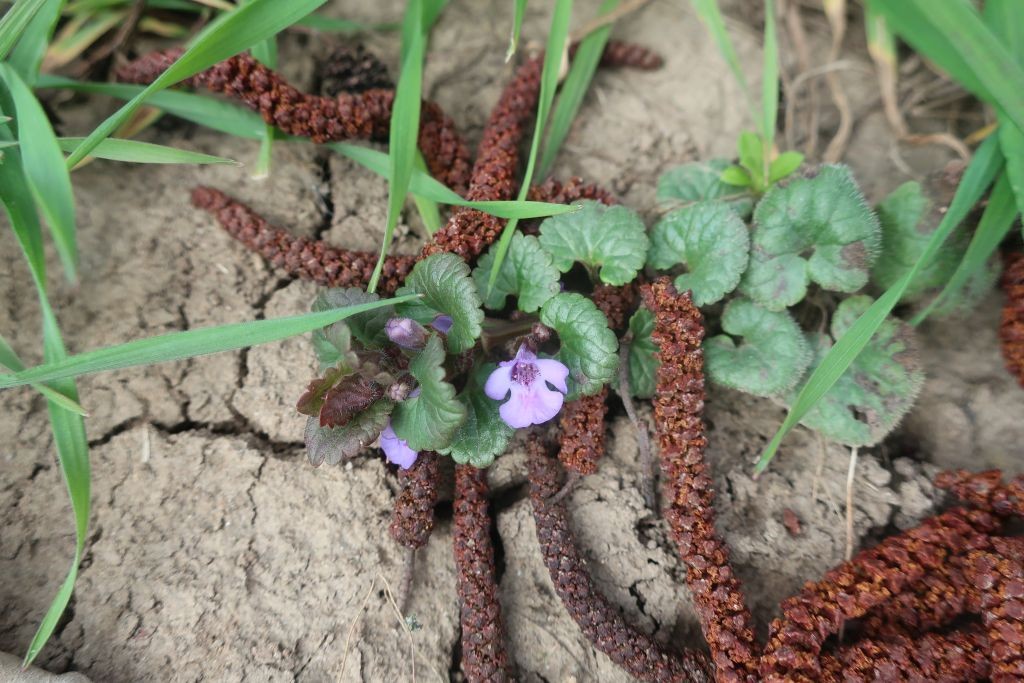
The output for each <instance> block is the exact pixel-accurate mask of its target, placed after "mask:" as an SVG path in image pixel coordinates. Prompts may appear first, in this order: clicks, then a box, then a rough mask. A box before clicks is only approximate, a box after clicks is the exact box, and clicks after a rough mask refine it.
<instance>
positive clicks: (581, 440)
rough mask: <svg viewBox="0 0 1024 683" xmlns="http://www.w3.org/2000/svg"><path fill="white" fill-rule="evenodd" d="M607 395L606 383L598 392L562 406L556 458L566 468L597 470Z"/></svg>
mask: <svg viewBox="0 0 1024 683" xmlns="http://www.w3.org/2000/svg"><path fill="white" fill-rule="evenodd" d="M607 398H608V387H602V388H601V391H600V392H598V393H597V394H594V395H593V396H583V397H581V398H578V399H576V400H575V401H570V402H569V403H566V404H565V407H564V408H563V409H562V417H561V418H560V420H559V426H560V427H561V444H560V448H559V449H558V459H559V460H561V461H562V464H563V465H565V467H566V469H569V470H572V471H573V472H577V473H579V474H593V473H594V472H597V463H598V461H599V460H600V459H601V457H602V456H603V455H604V442H605V433H604V416H605V413H606V412H607V411H608V406H607V404H606V403H605V401H606V400H607Z"/></svg>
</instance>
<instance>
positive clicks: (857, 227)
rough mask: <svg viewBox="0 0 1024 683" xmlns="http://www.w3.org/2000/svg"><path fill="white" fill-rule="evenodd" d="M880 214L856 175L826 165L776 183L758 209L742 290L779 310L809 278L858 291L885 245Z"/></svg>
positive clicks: (799, 295)
mask: <svg viewBox="0 0 1024 683" xmlns="http://www.w3.org/2000/svg"><path fill="white" fill-rule="evenodd" d="M880 244H881V234H880V230H879V227H878V220H877V218H876V217H875V215H874V213H873V212H872V211H871V208H870V207H869V206H868V204H867V201H866V200H865V199H864V195H863V193H861V191H860V188H859V187H857V183H856V182H855V181H854V179H853V175H852V174H851V173H850V169H849V168H848V167H846V166H842V165H826V166H822V167H820V168H819V169H817V170H816V171H814V170H812V171H807V172H805V173H804V174H802V175H798V176H794V177H792V178H790V179H788V180H786V181H783V182H782V183H779V184H778V185H774V186H772V188H771V189H769V190H768V192H766V193H765V195H764V197H763V198H762V199H761V201H760V202H759V203H758V205H757V208H756V209H754V230H753V234H752V235H751V244H750V266H749V267H748V268H747V271H746V274H745V275H744V276H743V280H742V281H741V282H740V291H742V292H743V293H744V294H746V295H747V296H749V297H750V298H751V299H753V300H754V301H756V302H757V303H759V304H761V305H762V306H764V307H766V308H768V309H769V310H773V311H781V310H782V309H784V308H786V307H787V306H792V305H794V304H796V303H798V302H799V301H801V300H802V299H803V298H804V296H806V294H807V287H808V284H809V283H811V282H816V283H817V284H818V285H820V286H821V287H822V288H824V289H827V290H831V291H836V292H855V291H857V290H858V289H860V288H861V287H863V286H864V285H865V284H867V281H868V271H869V269H870V267H871V264H872V263H873V262H874V259H875V255H876V254H877V253H878V251H879V246H880Z"/></svg>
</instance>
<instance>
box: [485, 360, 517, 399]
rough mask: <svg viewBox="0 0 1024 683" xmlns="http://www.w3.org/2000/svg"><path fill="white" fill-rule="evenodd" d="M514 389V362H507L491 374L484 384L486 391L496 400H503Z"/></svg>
mask: <svg viewBox="0 0 1024 683" xmlns="http://www.w3.org/2000/svg"><path fill="white" fill-rule="evenodd" d="M511 389H512V363H509V362H505V363H502V364H501V365H499V366H498V368H497V369H496V370H495V371H494V372H492V373H491V374H490V376H489V377H488V378H487V383H486V384H484V393H485V394H487V396H488V397H489V398H493V399H494V400H495V401H501V400H502V399H504V398H505V397H506V396H508V392H509V391H510V390H511Z"/></svg>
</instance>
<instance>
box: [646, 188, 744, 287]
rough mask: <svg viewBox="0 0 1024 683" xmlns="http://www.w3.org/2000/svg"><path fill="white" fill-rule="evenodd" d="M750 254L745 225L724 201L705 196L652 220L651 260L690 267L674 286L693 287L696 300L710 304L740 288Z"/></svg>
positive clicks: (663, 265)
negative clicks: (656, 219)
mask: <svg viewBox="0 0 1024 683" xmlns="http://www.w3.org/2000/svg"><path fill="white" fill-rule="evenodd" d="M749 256H750V237H749V234H748V232H747V226H746V224H744V223H743V221H742V220H740V217H739V216H738V215H736V212H735V211H733V210H732V209H730V208H729V207H728V206H726V205H725V204H722V203H718V202H706V201H704V202H698V203H696V204H693V205H691V206H687V207H684V208H681V209H676V210H675V211H670V212H669V213H667V214H665V216H664V217H663V218H662V219H661V220H660V221H658V222H657V223H656V224H655V225H654V228H653V229H652V230H651V248H650V251H649V252H648V255H647V264H648V265H650V266H652V267H654V268H657V269H659V270H665V269H668V268H672V267H674V266H677V265H680V264H682V265H684V266H686V270H687V272H685V273H683V274H682V275H680V276H678V277H677V278H676V280H675V285H676V289H678V290H679V291H680V292H684V291H686V290H690V291H692V292H693V302H694V303H695V304H697V305H698V306H706V305H708V304H713V303H715V302H716V301H719V300H721V299H722V297H724V296H725V295H726V294H728V293H729V292H731V291H733V290H734V289H736V286H737V285H738V284H739V283H740V278H741V277H742V276H743V271H744V270H746V268H747V261H748V260H749Z"/></svg>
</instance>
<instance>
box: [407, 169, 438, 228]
mask: <svg viewBox="0 0 1024 683" xmlns="http://www.w3.org/2000/svg"><path fill="white" fill-rule="evenodd" d="M419 174H423V175H425V176H427V177H428V178H429V177H430V170H429V169H428V168H427V161H426V159H424V158H423V153H422V152H420V151H419V150H418V149H417V150H416V168H414V169H413V178H415V177H416V176H417V175H419ZM409 190H410V191H412V178H410V180H409ZM412 200H413V201H414V202H416V211H417V212H418V213H419V214H420V218H421V219H422V220H423V226H424V227H425V228H426V229H427V234H428V235H433V234H434V233H435V232H437V231H438V230H440V229H441V210H440V209H439V208H438V206H437V202H436V201H434V200H433V199H430V198H429V197H424V196H423V195H421V194H416V193H415V192H412Z"/></svg>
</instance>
